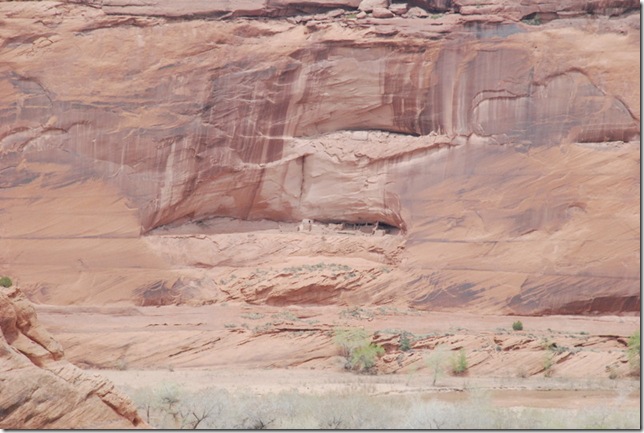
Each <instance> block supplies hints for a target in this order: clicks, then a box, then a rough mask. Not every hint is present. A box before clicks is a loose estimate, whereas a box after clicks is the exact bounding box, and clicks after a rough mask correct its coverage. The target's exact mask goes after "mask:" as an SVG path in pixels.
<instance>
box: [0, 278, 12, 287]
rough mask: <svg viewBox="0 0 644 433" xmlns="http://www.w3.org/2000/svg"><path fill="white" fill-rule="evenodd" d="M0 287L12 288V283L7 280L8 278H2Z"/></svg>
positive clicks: (9, 279)
mask: <svg viewBox="0 0 644 433" xmlns="http://www.w3.org/2000/svg"><path fill="white" fill-rule="evenodd" d="M0 286H2V287H11V286H13V281H11V278H9V277H2V278H0Z"/></svg>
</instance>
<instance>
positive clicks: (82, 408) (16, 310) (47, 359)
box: [0, 288, 149, 429]
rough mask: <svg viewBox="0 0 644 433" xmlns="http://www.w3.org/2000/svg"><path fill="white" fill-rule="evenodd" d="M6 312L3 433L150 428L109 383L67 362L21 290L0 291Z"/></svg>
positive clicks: (0, 404)
mask: <svg viewBox="0 0 644 433" xmlns="http://www.w3.org/2000/svg"><path fill="white" fill-rule="evenodd" d="M0 312H1V313H2V315H1V316H0V317H1V319H0V331H1V333H0V360H2V362H1V363H0V366H1V367H0V379H1V380H2V390H3V392H2V393H0V408H1V409H2V410H1V411H0V427H2V428H6V429H15V428H24V429H42V428H54V429H55V428H63V429H69V428H80V429H96V428H101V429H102V428H106V429H128V428H135V427H140V428H145V427H149V426H147V424H145V423H144V422H143V421H142V420H141V418H140V417H139V415H138V414H137V412H136V408H135V407H134V404H133V403H132V402H131V401H130V400H129V399H128V398H127V397H125V396H124V395H123V394H121V393H120V392H119V391H117V390H116V388H115V387H114V385H112V384H111V383H110V382H109V381H107V380H106V379H103V378H100V377H98V376H95V375H89V374H87V373H84V372H83V371H82V370H80V369H79V368H77V367H75V366H73V365H72V364H70V363H69V362H67V361H65V360H64V359H63V350H62V348H61V346H60V344H58V342H57V341H55V340H54V339H53V338H52V337H51V336H50V335H49V333H48V332H47V331H46V330H45V329H44V328H42V327H41V326H40V324H39V323H38V321H37V319H36V314H35V312H34V308H33V306H32V305H31V303H30V302H29V301H28V300H27V299H26V298H25V297H24V296H23V294H22V293H21V292H20V291H19V290H18V289H15V288H10V289H5V288H1V289H0Z"/></svg>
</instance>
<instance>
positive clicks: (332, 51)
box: [0, 0, 640, 313]
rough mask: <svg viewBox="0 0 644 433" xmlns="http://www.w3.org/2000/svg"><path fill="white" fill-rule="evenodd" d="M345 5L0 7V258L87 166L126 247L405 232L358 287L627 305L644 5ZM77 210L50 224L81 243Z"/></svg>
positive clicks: (524, 307)
mask: <svg viewBox="0 0 644 433" xmlns="http://www.w3.org/2000/svg"><path fill="white" fill-rule="evenodd" d="M359 5H360V2H357V1H349V0H347V1H340V0H337V1H327V2H322V1H310V2H307V1H297V2H296V1H288V0H281V1H273V0H265V1H255V0H248V1H243V2H234V3H233V2H225V1H195V2H183V3H180V4H177V2H166V1H161V0H157V1H153V2H137V1H129V2H121V1H117V0H103V1H76V2H10V3H0V8H1V9H2V11H3V16H4V17H5V18H3V23H4V25H3V27H2V28H1V29H0V37H1V38H2V39H1V40H2V44H1V48H0V71H2V73H1V74H0V100H2V105H1V106H0V152H2V153H1V154H2V159H1V163H0V164H1V166H0V170H2V171H1V172H2V179H1V182H2V186H3V191H4V192H3V193H0V194H4V196H3V198H4V199H5V200H6V201H5V202H6V203H9V202H11V203H13V205H12V206H14V207H13V209H7V210H6V211H5V212H4V215H5V220H4V221H5V223H6V224H5V227H6V228H5V230H9V231H11V230H13V229H11V227H16V228H15V230H16V231H17V232H21V231H22V232H24V233H27V234H29V236H27V235H26V234H23V235H15V233H13V234H12V235H11V236H7V237H8V238H12V240H8V241H7V242H10V243H11V245H10V246H11V251H12V253H11V254H10V255H8V256H7V257H4V259H5V263H6V269H7V270H9V271H11V270H16V269H21V270H22V271H24V272H26V268H28V266H29V262H28V261H26V262H25V261H24V255H23V256H22V257H23V259H20V260H22V261H21V262H20V263H18V260H17V259H16V258H15V256H21V254H25V255H29V251H32V250H36V249H40V248H42V244H40V245H39V246H36V244H35V243H32V244H31V245H32V246H28V245H29V242H31V241H33V242H36V240H35V239H34V235H35V233H36V232H38V233H39V235H38V236H45V235H46V236H49V235H47V233H46V231H47V230H46V229H43V230H44V232H43V231H42V230H41V229H40V228H38V229H34V230H35V231H34V230H32V229H31V228H29V229H24V228H23V229H21V228H19V227H18V225H19V223H18V222H17V221H16V219H19V220H21V221H24V218H26V215H31V214H32V213H33V212H36V213H38V209H39V208H38V205H37V203H39V202H41V201H39V200H38V199H35V198H34V197H40V198H42V199H45V197H47V194H49V193H48V192H43V191H54V190H55V191H56V192H55V193H52V194H54V195H55V196H56V197H59V196H60V195H62V196H63V197H68V198H69V200H72V201H73V199H72V197H79V196H83V195H84V194H83V193H82V191H83V189H82V188H83V185H86V186H88V185H94V184H95V183H96V182H99V183H101V184H105V185H107V186H106V187H105V188H111V191H115V192H113V194H115V195H114V198H113V199H111V200H112V204H113V203H115V202H116V201H117V200H119V199H120V198H124V199H125V201H126V202H127V207H128V209H133V211H132V212H131V213H129V214H128V216H127V221H128V222H127V227H126V228H123V227H118V228H117V229H116V232H118V233H121V234H122V232H127V237H128V239H131V240H132V239H137V238H138V236H139V233H138V232H140V233H141V234H148V233H150V232H151V231H153V230H154V229H158V228H163V227H164V226H167V225H173V226H176V225H178V224H180V223H190V222H194V221H202V220H207V219H209V218H234V219H240V220H248V221H260V220H269V221H274V222H280V223H294V222H298V221H301V220H302V219H311V220H314V221H318V222H322V223H338V224H339V223H344V224H354V223H358V224H366V223H369V224H375V223H378V224H379V225H381V226H382V227H386V228H389V229H392V230H393V229H396V230H399V231H400V233H399V234H398V235H397V236H400V239H401V242H402V243H403V244H404V253H402V254H401V255H400V257H399V259H398V261H397V262H395V263H394V264H395V267H396V272H398V273H399V274H397V280H396V281H387V284H388V285H389V284H392V285H394V287H391V288H390V289H388V290H389V295H388V297H382V298H377V297H376V298H374V297H372V296H369V295H363V296H359V297H358V298H356V299H360V300H361V301H366V302H369V301H370V300H371V301H374V302H376V301H377V302H391V301H392V299H404V300H405V301H406V302H409V303H411V304H413V305H415V306H416V307H418V308H462V307H466V308H484V306H486V305H487V306H488V307H489V308H491V309H493V310H499V309H503V310H504V311H507V310H509V311H514V312H522V313H534V312H564V311H565V312H571V313H581V312H591V311H601V312H619V311H636V310H637V311H639V279H640V274H639V235H640V233H639V218H640V214H639V185H640V179H639V134H640V130H639V122H640V106H639V100H640V94H639V77H640V75H639V73H640V68H639V60H640V58H639V48H640V47H639V34H640V30H639V4H638V3H637V2H633V1H621V0H620V1H617V0H615V1H596V2H567V3H564V4H560V3H547V2H544V3H539V5H537V6H538V7H537V6H535V5H527V6H526V5H517V4H514V3H508V4H506V3H504V2H500V1H489V2H485V3H484V4H482V3H481V2H475V1H436V2H434V1H416V2H410V5H408V6H406V7H405V8H404V9H405V10H406V9H408V8H409V7H411V6H415V8H412V9H409V10H408V11H407V12H405V13H403V14H402V15H395V14H393V12H392V13H391V15H393V17H392V18H387V19H385V18H383V19H378V18H374V17H373V16H372V15H371V14H369V15H367V16H366V17H364V18H362V17H360V18H358V17H357V14H358V13H359V10H358V6H359ZM394 6H395V4H394V5H392V7H391V10H394V9H395V8H394ZM419 6H420V8H419ZM100 188H101V191H103V190H104V187H102V186H101V187H100ZM35 191H39V192H37V193H36V192H35ZM65 191H73V193H71V192H70V193H69V194H68V195H66V193H65ZM85 191H86V194H88V195H89V194H91V193H92V191H93V190H92V189H91V188H88V189H87V190H85ZM29 194H32V200H31V201H29V199H28V198H29V197H28V195H29ZM110 194H112V193H110ZM23 199H24V201H23V202H21V204H20V206H23V207H20V206H17V205H16V203H17V200H23ZM30 203H31V204H30ZM68 204H69V206H68V207H67V208H66V209H67V214H65V212H66V211H65V209H64V208H60V209H59V212H60V215H61V216H60V218H61V221H62V220H63V219H66V218H68V220H69V221H70V223H68V224H69V228H67V229H64V230H62V231H63V232H64V231H67V234H66V235H65V234H64V233H63V234H61V233H59V231H60V230H59V231H56V234H55V236H54V235H52V236H50V238H52V239H54V238H56V237H57V236H58V238H57V239H69V238H70V237H71V238H74V239H75V240H78V238H79V236H81V234H79V233H78V232H77V229H78V227H72V226H74V224H73V223H71V221H77V220H76V218H77V215H78V211H79V206H77V204H78V203H68ZM112 204H109V205H105V206H106V207H108V208H110V209H111V208H112ZM51 206H54V205H53V204H51V203H49V204H47V206H45V207H42V209H49V210H51V209H52V207H51ZM102 206H103V204H101V203H95V204H92V205H88V206H82V205H81V206H80V209H84V210H83V211H81V213H83V212H87V213H88V214H93V215H94V217H90V216H89V215H88V218H90V219H91V218H98V219H96V220H95V221H99V219H100V218H101V217H102V216H104V215H101V214H102V213H103V211H102V210H101V207H102ZM72 209H73V210H72ZM119 212H120V211H119ZM124 213H125V212H122V213H119V215H123V214H124ZM57 214H58V212H57ZM134 214H135V215H134ZM65 215H67V217H65ZM10 217H12V218H15V219H13V220H9V218H10ZM27 218H29V217H27ZM32 218H33V217H32ZM133 218H135V219H136V223H134V224H133V223H132V219H133ZM38 224H39V222H38V221H32V225H31V226H30V227H35V226H37V225H38ZM61 224H63V223H62V222H61ZM88 224H89V225H90V226H91V227H92V230H90V231H87V232H84V233H82V236H83V239H86V238H87V237H92V236H93V237H95V238H110V236H112V235H110V231H109V230H106V229H105V227H104V223H101V224H98V223H88ZM41 225H42V223H41ZM45 225H47V224H45ZM80 225H81V226H82V225H83V224H80ZM117 225H118V224H117ZM49 226H51V225H49ZM99 226H100V227H99ZM56 230H58V229H56ZM6 234H7V233H6ZM119 236H120V235H119ZM25 238H29V239H25ZM79 242H80V241H79ZM83 242H84V241H83ZM88 242H89V241H88ZM128 242H130V241H128ZM131 242H134V241H133V240H132V241H131ZM84 245H85V246H87V244H84ZM81 248H84V247H81ZM92 248H94V247H92ZM136 248H138V247H136ZM92 251H94V252H92V253H91V254H98V253H96V251H95V250H92ZM128 251H129V250H128ZM87 254H90V253H87ZM113 254H118V252H117V251H116V250H115V251H114V253H113ZM142 254H143V253H142ZM145 254H147V256H149V258H146V259H141V260H143V261H145V262H146V263H149V262H153V263H156V264H154V265H151V266H152V267H156V266H158V267H159V269H161V271H160V272H161V273H163V272H166V271H167V269H165V268H167V267H172V265H167V264H166V265H163V264H161V265H159V264H158V260H157V259H156V258H153V257H152V256H154V251H152V252H150V251H147V252H145ZM145 254H143V255H145ZM103 255H104V253H103ZM310 255H311V256H315V253H314V251H311V252H310ZM79 256H83V253H79ZM88 257H89V256H88ZM136 257H137V258H138V257H141V256H140V255H136ZM81 259H82V257H80V258H79V260H81ZM72 261H74V263H76V262H75V259H74V260H72ZM81 261H82V260H81ZM86 261H87V259H86ZM135 261H136V260H135ZM61 263H62V262H61ZM166 263H176V260H173V259H169V260H168V261H167V262H166ZM59 265H60V266H59V267H58V268H52V269H58V270H60V269H61V268H64V267H65V265H64V264H59ZM33 266H37V263H33ZM74 266H76V265H74ZM208 266H211V267H213V268H216V266H214V265H213V263H210V264H208ZM141 267H142V266H139V268H141ZM67 268H69V266H67ZM117 268H118V267H117V266H115V269H117ZM81 272H85V274H84V275H86V273H87V272H88V271H86V270H84V271H81ZM137 272H138V271H137ZM173 272H174V271H173ZM177 272H179V273H181V272H182V271H177ZM26 273H28V272H26ZM212 273H213V274H212V275H210V276H209V278H212V279H217V278H215V277H213V275H216V274H217V270H216V269H213V270H212ZM32 275H33V274H32ZM137 275H141V274H140V273H137ZM26 279H27V281H26V282H28V283H30V284H31V285H32V286H33V287H36V286H38V285H39V284H40V283H42V281H39V280H38V278H36V277H35V276H32V277H26ZM53 279H54V280H55V278H53ZM81 280H82V284H87V281H88V279H87V278H71V277H70V278H68V279H67V280H65V281H66V283H60V282H59V283H51V284H49V286H48V287H47V288H48V290H49V289H51V290H50V291H51V293H50V294H49V295H47V296H49V297H48V298H47V297H45V298H43V300H45V299H48V301H49V302H82V300H83V299H86V295H82V296H80V295H79V296H76V297H75V296H72V295H69V294H64V293H63V289H64V288H65V284H68V285H69V284H72V283H71V281H74V283H73V284H81V283H80V282H79V281H81ZM99 280H100V278H99ZM90 281H91V278H90ZM107 281H108V280H103V282H101V281H98V282H96V284H98V285H101V284H105V286H102V288H101V290H105V288H106V285H107ZM110 281H112V282H114V279H113V278H112V279H111V280H110ZM150 282H151V277H148V276H146V277H141V278H139V277H136V278H134V279H133V280H132V281H131V283H130V285H129V286H128V287H129V289H127V290H129V291H130V293H132V292H133V291H134V290H135V289H136V288H139V287H143V286H145V284H147V283H150ZM119 284H121V283H119ZM123 284H125V283H123ZM205 284H206V286H207V285H208V283H205ZM382 284H384V283H381V285H382ZM211 286H212V287H211V289H204V290H206V292H208V290H210V292H211V293H212V292H213V291H216V290H220V289H221V288H220V287H219V288H215V285H214V284H211ZM315 287H316V285H315V284H313V285H312V286H311V288H309V289H308V290H315ZM359 287H361V288H360V289H355V290H363V291H365V292H369V290H370V286H369V284H367V283H365V285H364V286H362V285H359ZM40 288H42V284H40ZM29 293H31V292H29ZM119 296H120V295H119ZM200 296H201V298H208V296H210V297H211V298H212V295H203V294H202V295H200ZM124 298H127V295H123V296H122V297H117V298H112V299H111V300H112V301H114V300H119V301H120V300H123V299H124ZM93 299H94V300H96V298H93ZM105 299H110V298H109V296H107V298H105ZM307 299H309V298H307ZM310 299H315V297H312V298H310ZM246 300H248V299H246ZM468 306H469V307H468ZM477 306H478V307H477Z"/></svg>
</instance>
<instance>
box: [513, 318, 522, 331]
mask: <svg viewBox="0 0 644 433" xmlns="http://www.w3.org/2000/svg"><path fill="white" fill-rule="evenodd" d="M512 329H513V330H515V331H523V323H521V321H520V320H517V321H516V322H514V323H513V324H512Z"/></svg>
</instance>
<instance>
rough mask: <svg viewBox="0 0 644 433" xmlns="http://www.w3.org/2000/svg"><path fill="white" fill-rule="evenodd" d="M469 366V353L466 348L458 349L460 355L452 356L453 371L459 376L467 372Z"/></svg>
mask: <svg viewBox="0 0 644 433" xmlns="http://www.w3.org/2000/svg"><path fill="white" fill-rule="evenodd" d="M468 367H469V365H468V363H467V355H466V354H465V350H464V349H461V350H459V351H458V355H456V356H455V357H453V358H452V373H454V374H455V375H457V376H459V375H462V374H465V372H466V371H467V369H468Z"/></svg>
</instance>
